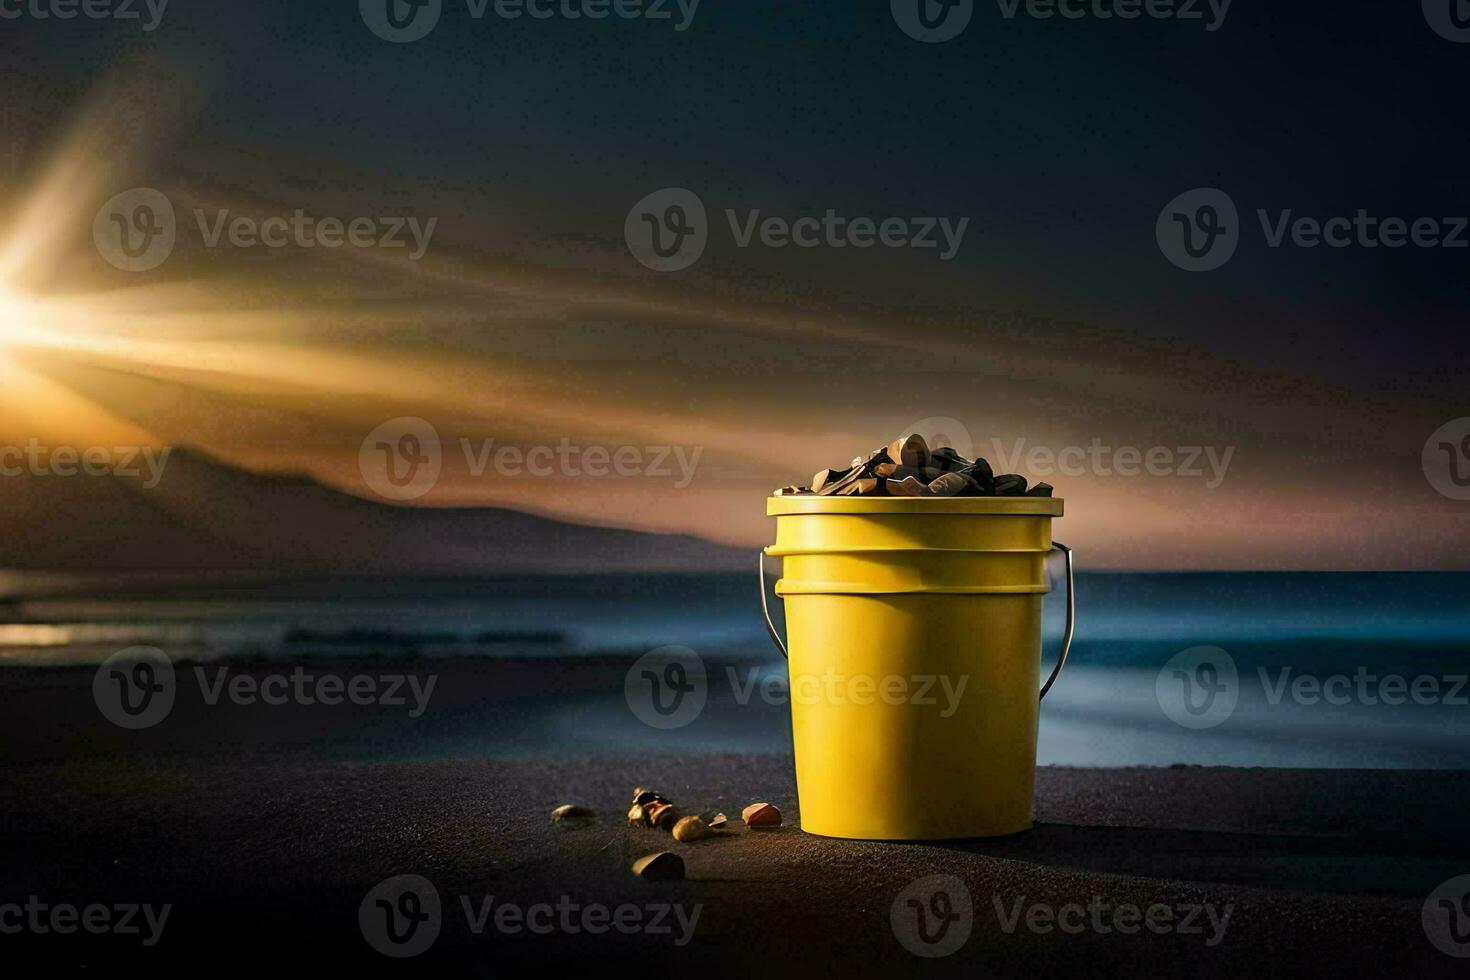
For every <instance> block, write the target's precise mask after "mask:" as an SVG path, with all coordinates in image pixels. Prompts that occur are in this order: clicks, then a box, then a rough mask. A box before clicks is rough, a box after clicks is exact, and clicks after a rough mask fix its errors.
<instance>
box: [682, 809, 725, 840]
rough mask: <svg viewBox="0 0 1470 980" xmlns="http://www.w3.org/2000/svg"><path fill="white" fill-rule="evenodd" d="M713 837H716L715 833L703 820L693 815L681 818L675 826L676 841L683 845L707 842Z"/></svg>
mask: <svg viewBox="0 0 1470 980" xmlns="http://www.w3.org/2000/svg"><path fill="white" fill-rule="evenodd" d="M713 836H715V832H714V831H713V830H711V829H710V828H709V826H708V825H707V824H706V823H705V822H704V821H703V820H701V819H700V818H699V817H697V816H695V815H694V814H692V813H691V814H690V815H689V816H687V817H680V818H679V820H678V822H677V823H675V824H674V840H676V841H679V842H681V843H687V842H688V841H695V840H705V839H707V838H710V837H713Z"/></svg>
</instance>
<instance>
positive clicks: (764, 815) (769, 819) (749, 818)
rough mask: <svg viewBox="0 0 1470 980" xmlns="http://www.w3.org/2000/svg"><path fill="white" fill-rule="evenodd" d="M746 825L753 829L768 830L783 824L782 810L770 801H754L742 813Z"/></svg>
mask: <svg viewBox="0 0 1470 980" xmlns="http://www.w3.org/2000/svg"><path fill="white" fill-rule="evenodd" d="M740 816H741V817H742V818H743V819H744V820H745V826H747V827H749V828H751V829H752V830H768V829H770V828H772V827H779V826H781V811H780V810H778V809H776V808H775V807H774V806H772V805H771V804H769V803H752V804H751V805H750V806H748V807H746V808H745V809H744V810H743V811H742V812H741V814H740Z"/></svg>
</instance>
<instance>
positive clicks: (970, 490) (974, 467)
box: [776, 433, 1052, 497]
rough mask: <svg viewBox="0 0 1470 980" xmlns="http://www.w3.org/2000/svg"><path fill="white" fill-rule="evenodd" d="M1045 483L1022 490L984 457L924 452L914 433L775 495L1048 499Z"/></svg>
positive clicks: (946, 450)
mask: <svg viewBox="0 0 1470 980" xmlns="http://www.w3.org/2000/svg"><path fill="white" fill-rule="evenodd" d="M1051 491H1052V488H1051V486H1050V485H1049V484H1046V483H1038V484H1036V486H1034V487H1030V488H1028V487H1027V485H1026V478H1025V477H1024V476H1021V475H1020V474H1019V473H1003V474H1001V475H1000V476H996V475H995V472H994V471H993V470H992V469H991V468H990V464H989V463H988V462H986V461H985V460H984V459H980V458H976V459H973V460H971V459H966V458H965V457H963V456H961V455H960V454H959V453H958V452H956V451H955V450H953V449H951V448H950V447H949V446H938V447H936V448H934V449H932V450H931V449H930V448H929V444H928V443H926V442H925V441H924V437H923V436H921V435H917V434H912V433H911V434H909V435H903V436H899V437H898V438H897V439H895V440H893V442H891V443H889V444H888V445H886V446H884V447H883V448H882V449H877V450H874V451H873V452H871V453H869V454H868V455H867V456H855V457H853V460H852V465H851V466H848V467H844V468H842V469H825V470H818V471H817V472H816V474H815V475H813V476H812V482H811V486H809V487H782V488H781V489H780V490H777V491H776V496H778V497H799V496H818V497H1050V496H1051Z"/></svg>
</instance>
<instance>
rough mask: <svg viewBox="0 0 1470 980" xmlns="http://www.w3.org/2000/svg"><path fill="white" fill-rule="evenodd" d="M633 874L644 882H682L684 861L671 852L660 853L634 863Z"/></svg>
mask: <svg viewBox="0 0 1470 980" xmlns="http://www.w3.org/2000/svg"><path fill="white" fill-rule="evenodd" d="M633 873H634V874H635V875H637V876H638V877H640V878H642V879H643V880H645V881H682V880H684V859H683V858H681V857H680V856H679V855H677V854H675V853H673V852H672V851H660V852H658V853H657V854H650V855H648V856H647V857H641V858H639V859H638V860H636V861H634V862H633Z"/></svg>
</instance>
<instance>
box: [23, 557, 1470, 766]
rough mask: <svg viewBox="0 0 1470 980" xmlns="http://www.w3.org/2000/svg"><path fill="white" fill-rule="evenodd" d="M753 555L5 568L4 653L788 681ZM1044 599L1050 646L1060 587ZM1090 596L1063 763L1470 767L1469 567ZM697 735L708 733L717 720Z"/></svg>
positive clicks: (1150, 586) (742, 742) (1096, 580)
mask: <svg viewBox="0 0 1470 980" xmlns="http://www.w3.org/2000/svg"><path fill="white" fill-rule="evenodd" d="M753 571H754V570H752V574H751V575H748V576H747V575H734V574H708V575H650V576H642V575H605V576H570V577H557V576H538V577H531V578H525V577H515V578H511V577H506V578H477V579H469V580H463V579H460V580H445V579H413V578H405V579H393V580H383V579H353V578H345V579H330V580H321V579H274V578H270V577H267V576H240V575H211V576H198V575H189V576H174V575H120V576H105V575H86V576H77V575H62V574H39V573H23V572H14V573H5V574H3V575H0V665H3V666H6V667H10V668H15V669H25V668H36V667H48V668H52V667H65V666H74V667H78V668H85V667H88V666H90V665H95V664H97V663H100V662H101V661H102V660H104V659H106V657H108V656H110V655H111V654H113V653H115V652H117V651H118V650H120V649H123V648H126V647H130V646H137V645H145V646H156V647H159V648H161V649H163V650H165V651H166V652H167V653H168V654H169V656H170V657H172V658H173V659H175V660H186V661H197V662H201V663H229V662H231V661H241V662H245V661H248V662H251V663H256V664H258V663H261V662H267V663H270V662H306V663H330V662H331V661H332V659H333V658H352V659H354V660H356V659H361V658H369V659H371V658H383V659H384V660H404V659H411V660H416V661H424V660H432V659H433V658H439V657H470V658H496V657H516V658H521V659H524V658H528V657H529V658H544V659H545V660H546V662H547V664H548V669H553V665H554V664H555V663H557V662H565V661H567V660H572V661H575V660H576V659H578V658H593V657H618V656H626V657H628V658H630V659H631V658H633V657H636V656H638V655H640V654H642V653H644V652H646V651H648V650H650V649H653V648H657V647H663V646H668V645H677V646H682V647H688V648H689V649H691V650H693V651H694V652H695V653H696V654H698V655H700V656H701V657H705V658H707V659H709V660H710V661H711V662H712V663H713V662H718V663H720V664H726V665H730V664H733V665H738V669H737V668H736V667H722V668H720V669H719V670H712V671H711V675H710V676H711V681H710V683H711V684H722V683H726V680H725V678H726V675H728V683H729V684H730V685H731V686H732V687H733V686H735V685H736V684H737V683H747V682H748V681H749V680H751V679H756V680H759V681H769V683H770V684H772V685H775V686H776V687H777V688H779V687H780V686H781V685H782V684H784V682H785V666H784V662H783V661H782V659H781V657H780V655H779V653H777V652H775V651H774V650H773V648H772V647H771V644H770V641H769V639H768V638H767V636H766V634H765V628H764V626H763V624H762V622H761V616H760V606H759V602H758V598H757V594H756V584H755V581H754V575H753ZM777 605H779V603H778V604H777ZM1047 605H1048V613H1047V630H1046V636H1045V638H1044V639H1045V642H1044V644H1043V646H1044V651H1045V653H1044V659H1045V662H1046V663H1047V664H1048V665H1049V664H1050V658H1051V657H1053V656H1054V655H1055V650H1056V649H1057V643H1058V634H1059V632H1060V628H1061V609H1060V596H1059V595H1057V594H1055V593H1054V594H1053V596H1051V597H1050V598H1049V600H1048V604H1047ZM1077 606H1078V613H1077V637H1076V641H1075V644H1074V646H1073V650H1072V654H1071V658H1070V660H1069V662H1068V664H1067V667H1066V670H1065V672H1064V673H1063V675H1062V677H1061V679H1060V680H1059V681H1058V683H1057V685H1056V687H1055V688H1054V689H1053V691H1052V692H1051V694H1050V695H1049V696H1048V697H1047V699H1046V700H1045V702H1044V703H1043V706H1042V715H1041V725H1040V734H1039V742H1038V754H1039V761H1040V762H1041V763H1043V764H1057V765H1083V766H1120V765H1148V766H1168V765H1230V766H1275V767H1329V768H1353V767H1365V768H1465V767H1466V766H1467V765H1470V685H1467V683H1466V675H1467V674H1470V574H1449V573H1438V574H1420V573H1382V574H1379V573H1351V574H1348V573H1279V574H1278V573H1269V574H1266V573H1234V574H1162V573H1161V574H1153V573H1148V574H1101V573H1094V574H1083V575H1080V576H1079V579H1078V582H1077ZM1200 648H1204V649H1200ZM1232 674H1233V676H1232ZM1212 691H1213V692H1214V693H1213V694H1212V693H1211V692H1212ZM621 693H622V692H620V691H611V692H609V696H608V699H607V701H606V703H605V704H602V705H599V706H592V707H589V706H588V705H587V704H585V703H582V704H578V705H577V707H576V725H577V728H578V730H579V731H581V732H583V733H584V734H585V733H586V732H587V731H588V730H589V729H591V730H599V731H605V732H606V734H607V737H608V738H610V739H614V740H616V739H623V740H628V739H634V740H636V739H640V738H653V737H654V736H656V735H658V734H659V733H655V732H652V731H650V730H648V729H646V727H645V726H640V725H638V724H637V723H636V722H634V721H632V720H631V719H630V717H629V716H628V711H627V708H626V705H624V704H622V703H621ZM689 736H690V737H691V738H699V737H705V736H701V735H700V733H699V732H698V730H697V726H695V729H693V730H691V732H690V733H689ZM707 737H708V738H711V739H713V740H715V741H716V742H718V743H719V746H718V747H722V748H728V749H734V750H741V749H745V750H775V749H779V748H782V747H784V746H789V731H784V730H782V728H781V726H780V725H779V724H776V725H772V724H761V725H747V726H745V727H743V728H742V727H739V726H736V727H734V728H731V727H730V726H720V727H719V729H718V731H717V732H716V733H714V734H709V735H707ZM977 751H983V747H978V746H977Z"/></svg>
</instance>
